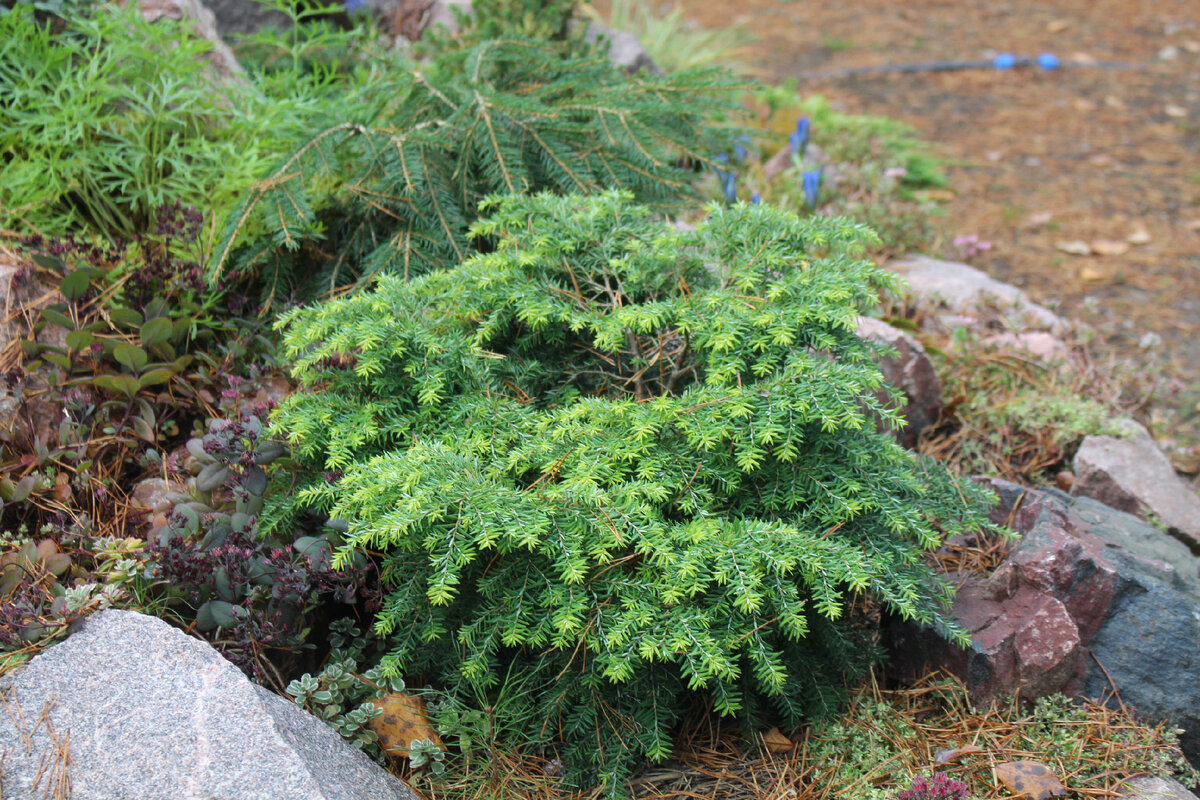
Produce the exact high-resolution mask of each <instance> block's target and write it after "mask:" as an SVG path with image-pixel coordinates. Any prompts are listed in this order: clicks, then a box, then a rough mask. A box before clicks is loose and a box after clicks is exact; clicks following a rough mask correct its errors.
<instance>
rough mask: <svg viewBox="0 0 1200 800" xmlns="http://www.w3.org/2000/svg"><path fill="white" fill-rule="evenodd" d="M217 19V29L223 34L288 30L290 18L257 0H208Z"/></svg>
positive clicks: (290, 23) (290, 24)
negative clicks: (268, 29) (270, 29)
mask: <svg viewBox="0 0 1200 800" xmlns="http://www.w3.org/2000/svg"><path fill="white" fill-rule="evenodd" d="M208 6H209V8H211V9H212V11H213V14H214V15H215V16H216V20H217V30H218V31H220V32H221V35H223V36H229V35H232V34H241V35H244V34H251V33H257V32H258V31H259V30H261V29H263V28H278V29H280V30H288V29H289V28H291V27H292V19H291V17H289V16H288V15H287V14H284V13H282V12H279V11H275V10H274V9H272V8H270V7H269V6H266V5H264V4H262V3H259V2H257V0H208Z"/></svg>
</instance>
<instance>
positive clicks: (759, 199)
mask: <svg viewBox="0 0 1200 800" xmlns="http://www.w3.org/2000/svg"><path fill="white" fill-rule="evenodd" d="M750 202H751V203H752V204H754V205H758V204H759V203H761V202H762V195H761V194H759V193H758V192H755V193H754V194H752V195H750Z"/></svg>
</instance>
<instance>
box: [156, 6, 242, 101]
mask: <svg viewBox="0 0 1200 800" xmlns="http://www.w3.org/2000/svg"><path fill="white" fill-rule="evenodd" d="M137 4H138V5H137V7H138V9H139V10H140V11H141V13H142V16H143V17H145V19H146V21H147V22H154V21H155V20H157V19H161V18H162V17H166V18H167V19H173V20H187V21H188V22H189V23H190V25H191V28H192V31H193V32H194V33H195V34H196V35H197V36H199V37H200V38H201V39H204V40H205V41H207V42H208V43H209V44H210V45H211V46H212V50H211V51H209V53H208V56H207V57H208V63H209V64H211V65H212V68H213V72H215V73H216V75H217V77H218V78H219V79H221V80H228V81H244V80H245V78H246V73H245V70H243V69H242V65H241V64H240V63H239V62H238V60H237V58H236V57H235V56H234V55H233V51H232V50H230V49H229V45H227V44H225V41H224V40H223V39H222V38H221V35H220V33H219V32H218V28H217V18H216V15H215V14H214V13H213V12H212V10H211V9H209V8H208V6H206V5H204V3H202V2H200V0H137ZM253 5H256V6H258V8H259V9H260V11H261V9H262V6H259V5H258V4H256V3H255V4H253Z"/></svg>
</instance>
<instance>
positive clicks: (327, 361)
mask: <svg viewBox="0 0 1200 800" xmlns="http://www.w3.org/2000/svg"><path fill="white" fill-rule="evenodd" d="M488 208H489V209H490V211H491V212H492V213H491V215H490V216H488V217H487V218H486V219H483V220H482V221H480V222H478V223H477V224H476V225H475V226H474V228H473V231H474V233H475V234H476V235H478V236H485V237H488V238H489V239H492V240H494V241H495V242H496V247H495V249H494V250H493V251H492V252H490V253H487V254H480V255H476V256H474V257H472V258H470V259H468V260H467V261H465V262H464V263H463V264H461V265H460V266H458V267H457V268H455V269H452V270H447V271H439V272H434V273H430V274H429V275H426V276H424V277H422V278H419V279H416V280H413V281H411V282H405V281H404V280H403V279H401V278H400V277H398V276H388V277H385V278H382V279H380V281H379V282H378V285H377V287H376V288H374V289H373V290H372V291H369V292H364V293H362V294H359V295H357V296H354V297H350V298H345V299H339V300H335V301H330V302H326V303H324V304H321V305H318V306H314V307H311V308H307V309H300V310H294V311H292V312H290V313H288V314H287V315H285V316H284V317H283V319H282V321H281V325H282V327H283V331H284V341H285V342H286V347H287V350H288V352H289V353H290V355H291V357H292V358H294V359H295V363H296V367H295V375H296V376H297V378H298V379H299V380H300V381H301V382H302V384H303V386H304V387H305V390H303V391H301V392H299V393H297V394H294V395H293V396H291V397H290V398H288V399H287V400H286V401H284V403H283V404H282V406H281V407H280V409H279V411H278V414H277V416H276V417H275V419H274V427H275V430H276V432H277V433H278V434H280V435H284V436H286V437H287V438H288V439H289V440H290V442H291V443H292V445H293V446H294V450H295V453H296V455H297V456H298V457H299V458H300V459H301V460H302V461H305V462H307V463H308V464H309V465H310V466H311V467H312V468H313V469H314V470H315V471H321V473H323V474H320V473H318V474H317V475H316V476H314V477H313V478H312V479H310V480H309V482H308V483H307V485H305V486H304V488H302V490H301V491H299V492H298V494H297V495H296V497H295V498H294V500H293V502H295V503H297V504H299V505H300V506H304V507H313V508H319V509H322V510H323V511H325V512H326V513H329V514H332V515H335V516H338V517H342V518H345V520H347V521H348V523H349V534H348V539H347V541H348V542H349V544H348V545H347V547H346V549H345V550H343V551H342V552H340V553H339V554H337V556H336V558H337V559H338V560H339V561H343V562H344V561H346V560H347V559H349V558H350V557H351V556H352V554H353V551H354V550H356V549H362V550H369V551H371V552H374V553H382V554H383V567H382V574H383V577H384V580H385V581H386V583H387V586H388V590H389V592H388V595H387V599H386V601H385V606H384V609H383V611H382V612H381V613H380V614H379V616H378V618H377V620H376V624H375V632H376V633H377V634H378V635H380V636H382V637H385V638H386V639H387V641H388V643H389V645H390V654H389V655H388V656H387V659H386V661H385V666H386V668H387V669H389V670H392V671H394V672H396V673H401V674H405V675H410V676H422V677H423V678H425V679H428V680H433V681H436V682H439V683H441V685H443V686H446V687H448V688H450V689H451V690H453V689H454V688H455V687H460V688H462V687H466V688H469V689H479V688H483V689H486V688H488V687H492V686H494V685H495V684H496V683H497V682H498V681H499V680H500V679H501V677H502V676H503V675H504V674H505V668H506V665H512V666H510V667H509V668H511V669H516V670H518V672H519V673H520V674H532V675H534V676H535V677H536V683H537V685H538V686H539V687H540V694H539V697H540V703H539V705H538V707H537V712H538V713H537V714H535V715H530V716H528V717H527V718H524V719H521V720H516V721H514V720H508V721H507V722H509V723H513V724H516V725H517V727H518V728H519V729H521V730H522V731H523V732H524V733H525V735H527V736H537V735H538V734H539V733H540V734H542V735H543V736H549V737H554V738H558V739H560V740H561V741H563V742H564V743H565V747H566V752H567V754H568V756H569V758H570V759H571V763H572V764H573V765H574V766H575V767H576V768H577V769H579V770H581V771H582V772H581V773H578V774H580V775H581V777H593V778H595V777H598V778H600V779H602V780H604V781H606V782H607V783H608V785H609V786H610V787H616V786H619V784H620V781H619V780H618V779H619V778H620V777H621V776H622V775H623V774H624V773H625V770H627V768H628V767H629V765H630V763H631V759H636V757H640V756H643V755H648V756H649V757H651V758H653V759H662V758H665V757H666V756H667V755H668V754H669V753H670V752H671V739H672V734H673V729H674V725H675V723H676V722H677V721H678V720H679V719H680V716H681V714H682V713H683V711H684V709H685V708H686V706H687V703H688V702H689V701H690V699H692V698H693V696H694V693H698V692H702V693H705V694H707V695H708V696H710V697H711V698H712V700H713V702H714V704H715V708H716V709H717V710H718V711H719V712H720V713H723V714H732V713H736V712H739V711H740V710H747V709H754V710H756V711H757V710H760V709H762V708H764V707H765V706H764V705H763V704H764V703H765V704H767V705H769V706H770V707H772V708H773V709H774V711H776V712H778V713H779V714H781V715H782V716H783V717H785V718H786V719H787V720H789V721H791V722H796V721H798V720H799V719H800V718H801V717H803V716H806V715H810V714H816V713H820V712H822V711H826V710H829V709H830V708H831V706H833V705H834V702H835V699H836V696H837V690H838V687H840V686H842V685H844V682H845V680H846V679H847V678H849V677H851V676H853V675H855V674H857V673H858V670H860V669H861V668H862V667H863V666H864V665H865V664H867V663H869V661H870V656H871V655H872V653H871V652H870V650H869V649H868V648H867V647H866V645H865V643H864V640H863V638H862V637H861V636H859V635H857V634H856V633H855V626H854V622H855V620H856V619H857V615H856V614H855V613H854V612H853V611H852V609H854V608H859V609H861V608H862V607H863V601H864V600H865V599H866V598H867V597H870V598H873V599H874V600H876V601H878V602H880V603H882V604H884V605H885V606H887V607H888V608H890V609H891V610H893V611H894V612H897V613H899V614H902V615H904V616H906V617H912V618H916V619H920V620H923V621H929V622H932V621H936V620H938V619H939V618H940V617H939V614H940V611H941V609H942V608H943V607H944V603H945V601H946V600H947V598H948V595H949V590H948V588H947V587H946V586H945V585H944V584H942V583H940V582H938V580H936V579H935V578H934V575H933V573H932V571H931V570H930V569H929V568H928V567H927V566H926V564H925V562H924V561H923V559H922V553H923V552H924V551H925V550H928V549H930V548H932V547H934V546H936V545H937V544H938V542H939V541H940V533H939V531H940V530H959V529H961V528H963V527H964V526H977V525H984V524H985V522H984V519H983V516H982V512H981V509H982V508H983V507H984V505H985V504H984V502H983V500H982V496H981V494H980V492H979V491H978V490H975V489H972V488H971V487H970V486H965V485H958V484H957V483H956V482H955V481H954V480H953V479H951V478H950V477H949V476H948V475H947V474H945V473H944V472H942V471H940V470H938V469H936V468H932V467H929V466H927V465H925V464H923V463H921V462H918V461H917V460H916V459H915V458H914V457H913V456H912V455H911V454H909V453H908V452H906V451H904V450H903V449H902V448H900V447H899V446H898V445H897V444H896V443H895V442H894V441H893V440H892V439H891V438H889V437H888V436H886V435H882V434H879V433H877V432H876V427H875V423H874V421H873V418H872V415H873V414H878V415H882V416H885V417H889V418H891V416H892V415H891V412H889V411H887V410H886V409H885V408H883V407H881V406H880V404H879V403H878V402H877V401H876V399H875V391H876V389H877V388H878V387H879V386H880V385H881V383H882V378H881V376H880V373H879V370H878V369H877V367H876V366H875V363H874V360H873V359H874V357H875V355H876V352H875V351H874V350H873V348H872V346H871V345H869V344H867V343H866V342H864V341H862V340H861V339H859V338H857V336H856V335H855V333H854V318H855V316H856V315H858V314H860V313H862V312H863V311H864V310H865V309H867V308H869V307H870V306H872V305H873V304H874V303H875V301H876V298H877V294H876V293H877V291H878V290H879V289H880V288H881V287H885V286H890V285H891V284H892V282H893V280H894V279H893V278H892V277H891V276H889V275H888V274H887V273H885V272H884V271H882V270H880V269H878V268H877V267H875V266H874V265H872V264H870V263H869V262H865V261H862V260H858V259H857V258H856V257H855V252H856V248H857V247H858V245H859V243H860V242H862V241H863V240H865V239H867V238H868V237H869V236H870V232H869V231H867V230H866V229H864V228H862V227H861V226H858V225H855V224H852V223H848V222H845V221H841V220H829V219H824V218H820V217H813V218H810V219H807V220H804V221H801V220H798V219H797V218H796V217H794V216H792V215H790V214H788V213H786V212H783V211H780V210H778V209H774V208H771V207H765V206H748V205H739V206H735V207H732V208H729V209H718V208H714V209H712V211H711V216H710V218H709V219H708V221H707V222H706V223H705V224H703V225H702V226H701V227H700V229H699V230H698V231H695V232H691V233H685V232H680V231H678V230H676V229H674V228H673V227H671V226H668V225H665V224H664V223H662V222H658V221H655V220H654V219H653V218H652V216H651V214H650V212H649V211H648V209H647V208H645V207H640V206H636V205H632V204H631V203H630V198H629V196H628V195H622V194H619V193H612V192H608V193H603V194H601V195H599V196H596V197H593V198H580V197H553V196H550V195H546V194H542V195H539V196H535V197H514V198H507V199H500V200H493V201H490V202H489V204H488ZM938 526H941V527H940V528H939V527H938ZM468 693H469V692H468ZM589 769H590V770H592V772H591V773H588V772H587V770H589Z"/></svg>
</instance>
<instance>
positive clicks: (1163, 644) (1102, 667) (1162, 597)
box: [1072, 498, 1200, 763]
mask: <svg viewBox="0 0 1200 800" xmlns="http://www.w3.org/2000/svg"><path fill="white" fill-rule="evenodd" d="M1072 510H1073V511H1074V512H1075V513H1076V514H1077V515H1078V517H1079V518H1080V519H1082V520H1084V521H1085V522H1086V523H1087V524H1088V526H1089V529H1090V530H1091V532H1092V533H1093V534H1095V535H1096V536H1099V537H1100V538H1102V539H1104V540H1105V541H1106V542H1108V543H1109V545H1110V547H1109V548H1108V552H1107V557H1108V560H1109V561H1110V562H1111V563H1112V564H1113V566H1115V567H1116V569H1117V576H1118V578H1117V585H1116V587H1115V589H1114V592H1113V601H1112V604H1111V607H1110V608H1109V612H1108V615H1107V616H1106V617H1105V620H1104V622H1103V624H1101V626H1100V628H1099V630H1097V631H1096V635H1095V636H1094V637H1092V640H1091V642H1089V645H1088V646H1089V650H1090V651H1091V657H1089V658H1088V660H1087V662H1086V664H1085V673H1084V679H1083V684H1082V688H1081V690H1080V694H1081V695H1082V696H1084V697H1090V698H1093V699H1102V698H1103V699H1105V701H1106V702H1108V704H1109V705H1113V706H1115V705H1116V703H1117V700H1116V698H1115V697H1113V688H1114V686H1115V688H1116V691H1117V692H1118V693H1119V694H1120V699H1121V701H1123V702H1124V703H1125V704H1126V705H1128V706H1131V707H1132V708H1133V709H1134V711H1135V712H1136V713H1137V714H1138V715H1139V716H1140V717H1142V718H1143V719H1145V720H1147V721H1148V722H1153V723H1157V722H1163V721H1166V722H1169V723H1170V724H1172V725H1175V726H1176V727H1179V728H1183V730H1184V733H1183V734H1182V735H1181V736H1180V739H1179V743H1180V747H1181V748H1182V750H1183V752H1184V755H1186V756H1187V757H1188V759H1189V760H1190V761H1192V763H1200V657H1198V654H1197V650H1196V646H1197V643H1198V642H1200V618H1198V617H1200V576H1198V564H1200V562H1198V561H1197V559H1196V557H1195V556H1193V555H1192V554H1191V552H1190V551H1189V550H1188V549H1187V548H1186V547H1185V546H1184V545H1182V544H1181V543H1179V542H1177V541H1175V540H1173V539H1171V538H1170V537H1168V536H1166V535H1165V534H1163V533H1162V532H1161V531H1159V530H1157V529H1156V528H1154V527H1153V526H1151V525H1148V524H1146V523H1144V522H1142V521H1141V520H1139V519H1137V518H1136V517H1134V516H1132V515H1130V514H1125V513H1122V512H1119V511H1114V510H1112V509H1108V508H1107V507H1106V506H1104V505H1103V504H1101V503H1098V502H1096V501H1095V500H1090V499H1087V498H1076V499H1075V501H1074V503H1073V504H1072Z"/></svg>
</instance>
